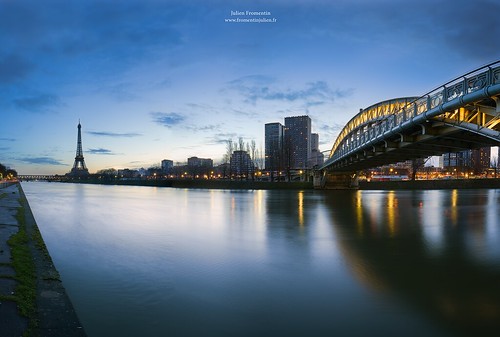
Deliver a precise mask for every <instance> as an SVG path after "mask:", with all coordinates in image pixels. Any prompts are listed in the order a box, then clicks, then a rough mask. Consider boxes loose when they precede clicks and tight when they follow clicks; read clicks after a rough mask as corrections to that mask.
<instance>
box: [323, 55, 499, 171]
mask: <svg viewBox="0 0 500 337" xmlns="http://www.w3.org/2000/svg"><path fill="white" fill-rule="evenodd" d="M496 145H500V61H497V62H494V63H491V64H488V65H486V66H484V67H481V68H479V69H476V70H474V71H472V72H469V73H467V74H465V75H463V76H460V77H458V78H456V79H455V80H452V81H450V82H448V83H445V84H444V85H442V86H440V87H438V88H436V89H434V90H432V91H430V92H429V93H427V94H425V95H423V96H420V97H403V98H396V99H392V100H387V101H383V102H380V103H377V104H374V105H372V106H370V107H368V108H366V109H364V110H361V111H360V112H359V113H358V114H357V115H356V116H354V117H353V118H352V119H351V120H350V121H349V122H348V123H347V124H346V125H345V126H344V128H343V129H342V131H341V132H340V134H339V136H338V137H337V139H336V140H335V143H334V144H333V147H332V149H331V151H330V155H329V158H328V159H327V160H326V161H325V163H324V164H323V165H322V167H321V170H323V171H324V172H331V173H342V172H344V173H347V172H351V173H352V172H356V171H359V170H363V169H368V168H373V167H377V166H381V165H385V164H391V163H396V162H400V161H405V160H409V159H415V158H422V157H428V156H432V155H440V154H443V153H448V152H458V151H461V150H466V149H473V148H479V147H485V146H496Z"/></svg>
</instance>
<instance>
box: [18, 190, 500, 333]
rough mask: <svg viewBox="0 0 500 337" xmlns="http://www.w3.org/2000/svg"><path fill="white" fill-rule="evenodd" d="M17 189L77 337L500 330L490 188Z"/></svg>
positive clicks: (499, 267) (496, 219) (499, 264)
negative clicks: (79, 325) (78, 324)
mask: <svg viewBox="0 0 500 337" xmlns="http://www.w3.org/2000/svg"><path fill="white" fill-rule="evenodd" d="M23 186H24V185H23ZM23 188H25V192H26V193H27V196H28V198H29V201H30V205H31V207H32V210H33V212H34V213H35V217H36V219H37V222H38V224H39V226H40V227H41V231H42V234H43V236H44V239H45V241H46V243H47V246H48V248H49V251H50V253H51V255H52V258H53V259H54V262H55V263H56V266H57V268H58V269H59V271H60V273H61V276H62V278H63V282H64V284H65V286H66V288H67V289H68V291H69V293H70V296H71V298H72V300H73V302H74V304H75V306H76V309H77V312H78V313H79V315H80V318H81V319H82V321H83V324H84V325H85V327H86V329H87V332H88V333H89V337H100V336H111V335H119V336H138V335H140V336H143V337H148V336H163V335H169V336H268V335H276V336H287V337H289V336H315V337H318V336H319V337H322V336H325V337H327V336H371V335H380V336H403V335H404V336H405V337H407V336H415V337H417V336H418V337H420V336H426V337H428V336H440V337H442V336H456V335H461V334H463V335H469V336H482V335H488V333H489V332H491V331H494V332H497V331H500V323H499V322H500V315H499V313H500V308H499V305H500V294H499V292H500V290H499V288H500V287H498V284H499V281H500V278H499V277H500V230H499V223H500V207H499V201H500V199H499V198H500V192H499V191H495V190H489V191H488V190H482V191H479V190H471V191H462V190H460V191H458V190H455V191H387V192H383V191H327V192H321V191H215V190H183V189H170V188H149V187H125V186H90V185H71V184H36V183H30V184H26V185H25V186H24V187H23Z"/></svg>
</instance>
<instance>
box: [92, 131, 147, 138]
mask: <svg viewBox="0 0 500 337" xmlns="http://www.w3.org/2000/svg"><path fill="white" fill-rule="evenodd" d="M86 133H88V134H90V135H94V136H103V137H117V138H120V137H124V138H132V137H140V136H142V134H140V133H135V132H126V133H116V132H108V131H87V132H86Z"/></svg>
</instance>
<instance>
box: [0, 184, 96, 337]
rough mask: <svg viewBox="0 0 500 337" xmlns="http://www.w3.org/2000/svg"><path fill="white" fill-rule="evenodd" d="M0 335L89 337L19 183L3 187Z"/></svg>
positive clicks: (0, 198) (0, 201)
mask: <svg viewBox="0 0 500 337" xmlns="http://www.w3.org/2000/svg"><path fill="white" fill-rule="evenodd" d="M0 336H44V337H45V336H47V337H48V336H50V337H85V336H86V334H85V331H84V329H83V328H82V326H81V324H80V322H79V320H78V317H77V315H76V313H75V311H74V308H73V306H72V304H71V301H70V299H69V297H68V296H67V294H66V291H65V289H64V287H63V285H62V282H61V280H60V278H59V274H58V272H57V270H56V268H55V267H54V264H53V263H52V259H51V258H50V255H49V253H48V251H47V249H46V247H45V244H44V242H43V238H42V236H41V234H40V232H39V230H38V226H37V224H36V221H35V218H34V217H33V214H32V212H31V209H30V207H29V204H28V201H27V199H26V196H25V195H24V192H23V190H22V187H21V185H20V184H19V183H10V184H5V185H3V186H2V187H1V188H0Z"/></svg>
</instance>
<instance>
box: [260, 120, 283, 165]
mask: <svg viewBox="0 0 500 337" xmlns="http://www.w3.org/2000/svg"><path fill="white" fill-rule="evenodd" d="M284 137H285V129H284V126H283V125H282V124H281V123H267V124H266V125H265V145H264V146H265V149H264V152H265V153H264V154H265V167H266V170H268V171H280V170H282V169H283V168H284V167H283V159H284V157H283V156H284V152H283V142H284Z"/></svg>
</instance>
